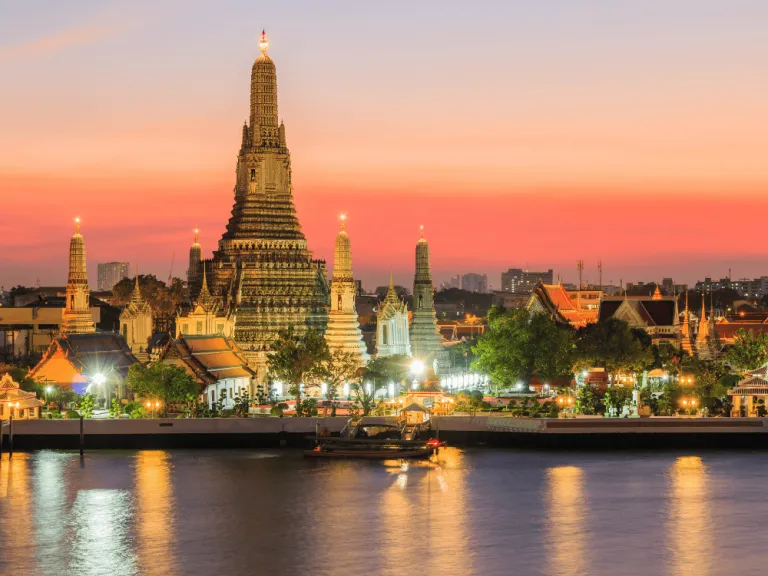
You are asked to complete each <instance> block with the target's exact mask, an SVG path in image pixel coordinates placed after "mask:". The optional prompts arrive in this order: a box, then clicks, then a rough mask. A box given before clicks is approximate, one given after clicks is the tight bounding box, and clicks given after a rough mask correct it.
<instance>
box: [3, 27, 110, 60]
mask: <svg viewBox="0 0 768 576" xmlns="http://www.w3.org/2000/svg"><path fill="white" fill-rule="evenodd" d="M114 30H115V27H114V26H112V25H102V24H88V25H84V26H83V25H81V26H73V27H71V28H65V29H64V30H58V31H56V32H53V33H52V34H49V35H47V36H42V37H40V38H35V39H34V40H28V41H26V42H20V43H18V44H12V45H10V46H5V47H3V48H0V63H4V62H12V61H14V60H21V59H24V58H34V57H36V56H41V55H43V54H50V53H51V52H56V51H57V50H60V49H62V48H67V47H69V46H81V45H83V44H93V43H94V42H98V41H100V40H102V39H103V38H106V37H108V36H109V35H110V34H111V33H113V32H114Z"/></svg>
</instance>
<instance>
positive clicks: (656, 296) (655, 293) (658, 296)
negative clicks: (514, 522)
mask: <svg viewBox="0 0 768 576" xmlns="http://www.w3.org/2000/svg"><path fill="white" fill-rule="evenodd" d="M661 299H663V296H662V295H661V290H659V285H658V284H656V290H654V291H653V296H651V300H661Z"/></svg>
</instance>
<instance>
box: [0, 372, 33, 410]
mask: <svg viewBox="0 0 768 576" xmlns="http://www.w3.org/2000/svg"><path fill="white" fill-rule="evenodd" d="M0 402H10V403H13V404H16V403H17V402H18V404H19V406H18V407H19V408H37V407H38V406H42V405H43V403H42V402H41V401H40V400H38V399H37V395H36V394H35V393H34V392H25V391H24V390H21V389H20V388H19V384H18V382H15V381H14V380H13V378H11V375H10V374H3V376H2V378H0Z"/></svg>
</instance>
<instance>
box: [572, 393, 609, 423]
mask: <svg viewBox="0 0 768 576" xmlns="http://www.w3.org/2000/svg"><path fill="white" fill-rule="evenodd" d="M603 397H604V393H603V394H599V393H598V392H596V391H595V390H592V388H591V387H589V386H582V387H581V388H580V389H579V395H578V396H577V397H576V403H575V404H574V405H573V411H574V412H575V413H576V414H585V415H590V416H594V415H596V414H602V413H603V412H605V404H604V403H603Z"/></svg>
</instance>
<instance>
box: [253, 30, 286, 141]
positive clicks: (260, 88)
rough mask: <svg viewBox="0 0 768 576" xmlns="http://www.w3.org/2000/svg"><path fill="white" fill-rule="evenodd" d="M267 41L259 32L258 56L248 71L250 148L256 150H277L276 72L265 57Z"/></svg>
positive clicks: (268, 58) (272, 63)
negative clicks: (249, 86)
mask: <svg viewBox="0 0 768 576" xmlns="http://www.w3.org/2000/svg"><path fill="white" fill-rule="evenodd" d="M267 48H269V39H268V38H267V33H266V32H264V31H263V30H262V32H261V37H260V39H259V49H260V50H261V55H260V56H259V57H258V58H256V61H255V62H254V63H253V69H252V70H251V126H250V133H251V138H252V141H251V144H252V146H255V147H257V148H278V147H279V135H278V122H277V72H276V70H275V64H274V62H272V59H271V58H270V57H269V56H268V55H267Z"/></svg>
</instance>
